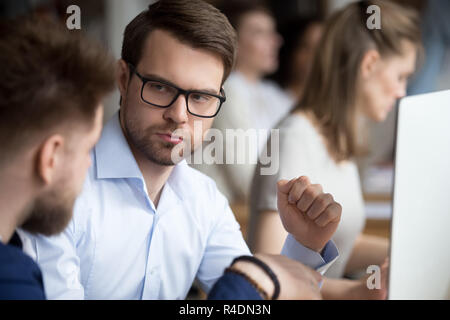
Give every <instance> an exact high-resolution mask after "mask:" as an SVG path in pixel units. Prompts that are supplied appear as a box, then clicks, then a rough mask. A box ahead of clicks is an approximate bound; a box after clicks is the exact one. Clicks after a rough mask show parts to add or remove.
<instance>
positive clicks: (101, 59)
mask: <svg viewBox="0 0 450 320" xmlns="http://www.w3.org/2000/svg"><path fill="white" fill-rule="evenodd" d="M0 30H1V31H0V65H1V66H2V74H1V76H0V146H1V150H2V151H1V152H2V155H1V158H2V159H0V161H2V160H5V157H6V156H8V155H11V154H12V153H14V152H17V151H18V150H19V149H21V148H24V147H26V145H27V144H28V143H29V142H30V141H31V140H32V139H33V138H36V137H39V136H40V135H42V134H44V133H45V132H47V131H49V130H51V129H52V128H55V127H56V126H58V125H65V123H66V122H67V123H69V122H73V121H80V122H81V121H82V122H84V123H86V124H87V125H91V124H93V121H94V115H95V112H96V110H97V107H98V105H99V103H100V101H101V99H102V98H103V96H104V95H105V94H107V93H108V92H109V91H111V90H112V89H113V88H114V83H115V81H114V61H113V59H112V58H111V57H110V56H109V55H108V53H107V52H106V51H105V50H103V48H101V47H100V46H99V45H97V44H95V43H93V42H91V41H88V40H87V39H86V38H84V37H83V36H82V35H81V34H80V32H79V31H69V30H68V29H66V28H65V27H64V26H62V25H60V24H58V23H56V22H52V21H50V20H47V19H38V18H36V17H29V18H22V19H15V20H11V21H5V22H2V25H1V27H0Z"/></svg>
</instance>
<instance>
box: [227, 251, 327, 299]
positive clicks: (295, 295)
mask: <svg viewBox="0 0 450 320" xmlns="http://www.w3.org/2000/svg"><path fill="white" fill-rule="evenodd" d="M255 257H256V258H258V259H260V260H262V261H263V262H265V263H266V264H267V265H268V266H269V267H270V268H271V269H272V271H273V272H274V273H275V274H276V276H277V278H278V281H279V282H280V295H279V297H278V299H280V300H318V299H321V298H322V297H321V295H320V291H319V282H320V281H321V280H322V276H321V275H320V273H318V272H316V271H314V270H312V269H310V268H308V267H306V266H304V265H303V264H301V263H300V262H297V261H294V260H291V259H289V258H287V257H285V256H281V255H269V254H255ZM232 269H237V270H239V271H241V272H243V273H245V274H246V275H248V276H249V277H250V278H252V279H253V280H254V281H256V282H257V283H258V284H259V285H260V286H261V287H262V288H263V289H264V290H265V291H266V292H267V294H268V295H269V297H272V295H273V292H274V289H275V287H274V285H273V283H272V280H271V279H270V278H269V276H268V275H267V274H266V273H265V272H264V271H263V270H262V269H261V268H260V267H259V266H257V265H255V264H254V263H251V262H247V261H238V262H236V263H235V264H233V266H232Z"/></svg>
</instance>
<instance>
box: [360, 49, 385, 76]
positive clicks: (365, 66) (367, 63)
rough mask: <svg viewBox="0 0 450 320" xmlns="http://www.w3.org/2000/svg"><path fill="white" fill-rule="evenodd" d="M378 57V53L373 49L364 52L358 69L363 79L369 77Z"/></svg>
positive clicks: (374, 68) (375, 66) (379, 57)
mask: <svg viewBox="0 0 450 320" xmlns="http://www.w3.org/2000/svg"><path fill="white" fill-rule="evenodd" d="M380 59H381V56H380V53H379V52H378V51H377V50H375V49H371V50H369V51H367V52H366V53H365V54H364V56H363V59H362V61H361V69H360V71H361V75H362V77H363V79H370V78H371V77H372V75H373V73H374V71H375V70H376V69H377V67H378V63H379V62H380Z"/></svg>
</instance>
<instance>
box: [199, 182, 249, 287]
mask: <svg viewBox="0 0 450 320" xmlns="http://www.w3.org/2000/svg"><path fill="white" fill-rule="evenodd" d="M215 203H218V207H216V208H217V209H216V210H217V211H216V212H214V214H215V215H217V219H216V223H215V225H214V226H213V227H212V229H211V231H210V233H209V237H208V240H207V244H206V248H205V251H204V254H203V258H202V260H201V263H200V266H199V268H198V272H197V279H198V280H199V282H200V285H201V287H202V289H203V290H204V291H205V292H206V293H208V292H209V291H210V290H211V288H212V286H213V285H214V283H215V282H217V281H218V279H219V278H220V277H221V276H222V275H223V273H224V270H225V268H227V267H228V266H229V265H230V264H231V262H232V261H233V259H234V258H236V257H238V256H242V255H250V250H249V249H248V247H247V244H246V243H245V241H244V238H243V236H242V233H241V230H240V226H239V224H238V223H237V221H236V219H235V217H234V214H233V212H232V211H231V209H230V207H229V205H228V201H227V200H226V199H225V197H224V196H223V195H222V194H221V193H220V192H219V191H217V200H216V201H215Z"/></svg>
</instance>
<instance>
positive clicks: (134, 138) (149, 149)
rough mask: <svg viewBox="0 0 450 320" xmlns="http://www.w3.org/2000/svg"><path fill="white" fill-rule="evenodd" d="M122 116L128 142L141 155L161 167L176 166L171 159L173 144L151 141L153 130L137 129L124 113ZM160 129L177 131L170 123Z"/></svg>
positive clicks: (175, 126) (174, 125)
mask: <svg viewBox="0 0 450 320" xmlns="http://www.w3.org/2000/svg"><path fill="white" fill-rule="evenodd" d="M123 116H124V131H125V134H126V137H127V140H128V142H129V143H130V144H131V145H132V146H133V147H134V148H136V149H137V150H138V151H139V152H140V153H141V154H143V155H144V157H145V158H147V159H148V160H149V161H151V162H153V163H155V164H158V165H161V166H173V165H175V164H176V163H174V162H173V160H172V157H171V155H172V152H173V149H174V147H175V145H174V144H172V143H168V142H163V141H161V142H160V141H158V142H155V141H152V135H153V134H154V133H155V128H148V129H146V130H140V129H138V128H137V126H136V125H135V123H134V121H133V120H132V119H130V118H128V117H127V115H126V113H124V114H123ZM161 129H162V130H161V131H171V132H173V131H175V130H176V129H177V125H176V124H175V123H172V124H168V125H167V126H166V127H164V128H161ZM182 143H185V142H182ZM167 154H169V156H167Z"/></svg>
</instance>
